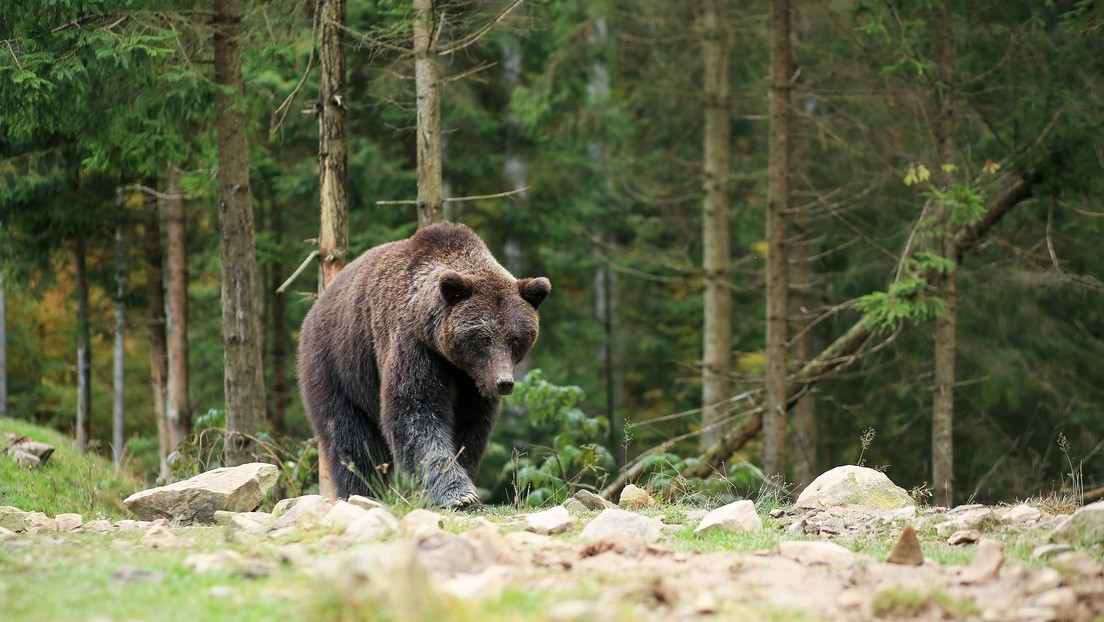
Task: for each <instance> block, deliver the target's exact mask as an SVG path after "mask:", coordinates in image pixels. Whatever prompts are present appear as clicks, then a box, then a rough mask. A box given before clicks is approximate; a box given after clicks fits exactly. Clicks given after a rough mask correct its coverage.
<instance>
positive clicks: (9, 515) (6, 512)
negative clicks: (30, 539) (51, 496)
mask: <svg viewBox="0 0 1104 622" xmlns="http://www.w3.org/2000/svg"><path fill="white" fill-rule="evenodd" d="M27 514H28V512H24V511H23V510H20V509H19V508H13V507H12V506H10V505H0V527H3V528H4V529H10V530H12V531H14V532H16V533H19V532H21V531H23V530H24V528H25V527H24V521H25V520H26V517H27Z"/></svg>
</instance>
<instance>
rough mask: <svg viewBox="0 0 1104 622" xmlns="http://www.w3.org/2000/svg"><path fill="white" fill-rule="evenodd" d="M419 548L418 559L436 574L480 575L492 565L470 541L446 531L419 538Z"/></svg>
mask: <svg viewBox="0 0 1104 622" xmlns="http://www.w3.org/2000/svg"><path fill="white" fill-rule="evenodd" d="M417 547H418V559H420V560H421V561H422V563H423V564H425V566H426V568H429V569H430V570H433V571H435V572H443V573H449V574H456V573H479V572H483V571H484V570H486V569H487V567H488V566H489V565H490V563H491V560H488V559H484V558H483V557H482V556H481V555H480V553H481V550H480V549H477V548H476V547H475V546H474V545H473V544H472V543H471V542H470V541H468V540H465V539H464V538H461V537H460V536H456V535H453V534H451V533H448V532H445V531H438V532H437V533H432V534H429V535H425V536H422V537H420V538H418V539H417Z"/></svg>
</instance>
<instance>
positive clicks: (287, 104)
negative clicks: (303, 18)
mask: <svg viewBox="0 0 1104 622" xmlns="http://www.w3.org/2000/svg"><path fill="white" fill-rule="evenodd" d="M321 6H322V0H318V2H316V3H315V4H314V24H312V25H311V49H310V55H308V56H307V68H306V69H304V70H303V75H302V76H301V77H300V78H299V84H296V85H295V88H294V89H292V91H291V93H290V94H288V96H287V99H285V100H284V103H282V104H280V107H279V108H277V109H276V110H274V111H273V112H272V120H271V121H270V123H271V125H272V127H271V129H269V130H268V133H269V134H275V133H276V132H279V131H280V128H281V127H283V125H284V119H286V118H287V113H288V110H290V109H291V102H292V100H294V99H295V96H296V95H298V94H299V91H300V90H302V89H303V85H304V84H306V82H307V76H308V75H310V70H311V66H313V65H314V48H315V47H316V44H317V42H318V16H319V15H320V14H321V11H322V9H321ZM277 115H279V117H280V118H279V119H276V116H277Z"/></svg>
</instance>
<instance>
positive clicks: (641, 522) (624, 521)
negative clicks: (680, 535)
mask: <svg viewBox="0 0 1104 622" xmlns="http://www.w3.org/2000/svg"><path fill="white" fill-rule="evenodd" d="M611 531H619V532H621V533H625V534H628V535H630V536H635V537H637V538H640V539H641V540H644V541H645V542H654V541H656V540H658V539H659V538H660V536H662V535H663V522H662V521H659V520H657V519H654V518H649V517H647V516H641V515H640V514H636V513H633V512H628V511H626V510H617V509H607V510H602V513H601V514H599V515H598V517H597V518H595V519H594V520H592V521H590V522H589V523H587V526H586V527H584V528H583V532H582V533H581V534H579V537H581V538H582V539H584V540H597V539H598V538H601V537H602V536H603V535H604V534H607V533H609V532H611Z"/></svg>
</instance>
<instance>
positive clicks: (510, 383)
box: [495, 377, 514, 395]
mask: <svg viewBox="0 0 1104 622" xmlns="http://www.w3.org/2000/svg"><path fill="white" fill-rule="evenodd" d="M495 388H496V389H498V394H499V395H509V394H511V393H513V392H514V379H513V378H510V377H503V378H499V379H498V380H497V381H496V382H495Z"/></svg>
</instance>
